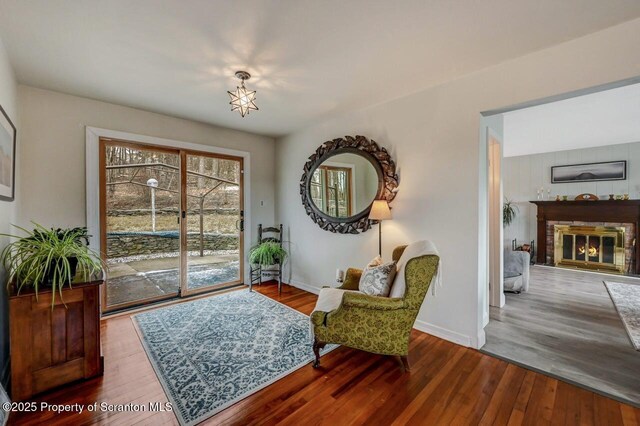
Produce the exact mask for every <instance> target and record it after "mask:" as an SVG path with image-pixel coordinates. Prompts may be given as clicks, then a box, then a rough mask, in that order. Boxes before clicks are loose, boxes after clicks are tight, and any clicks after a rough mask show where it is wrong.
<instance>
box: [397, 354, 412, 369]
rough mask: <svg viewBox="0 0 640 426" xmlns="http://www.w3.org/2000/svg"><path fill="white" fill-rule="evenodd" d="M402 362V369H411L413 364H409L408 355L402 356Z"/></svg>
mask: <svg viewBox="0 0 640 426" xmlns="http://www.w3.org/2000/svg"><path fill="white" fill-rule="evenodd" d="M400 363H401V364H402V369H403V370H404V371H410V370H411V366H410V365H409V356H408V355H403V356H401V357H400Z"/></svg>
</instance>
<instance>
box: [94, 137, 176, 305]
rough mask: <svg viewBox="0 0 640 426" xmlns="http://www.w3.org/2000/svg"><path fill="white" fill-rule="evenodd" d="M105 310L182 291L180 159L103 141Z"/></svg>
mask: <svg viewBox="0 0 640 426" xmlns="http://www.w3.org/2000/svg"><path fill="white" fill-rule="evenodd" d="M101 172H102V173H101V181H102V185H101V199H102V203H101V204H102V205H103V207H102V214H101V221H102V226H101V228H102V252H103V257H104V260H105V261H106V263H107V266H108V272H107V282H106V286H105V289H104V292H103V305H102V306H103V310H105V311H111V310H114V309H120V308H125V307H128V306H133V305H139V304H142V303H145V302H150V301H155V300H161V299H165V298H170V297H175V296H177V295H178V294H179V291H180V227H179V224H178V217H179V213H180V155H179V151H177V150H169V149H164V148H157V149H155V148H147V147H142V146H138V145H133V144H129V143H126V142H118V141H107V140H101Z"/></svg>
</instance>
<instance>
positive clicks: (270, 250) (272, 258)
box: [249, 241, 288, 266]
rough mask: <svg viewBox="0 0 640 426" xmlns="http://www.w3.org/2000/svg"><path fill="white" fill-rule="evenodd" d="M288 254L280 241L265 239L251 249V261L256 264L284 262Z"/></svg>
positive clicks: (264, 264) (267, 264) (268, 264)
mask: <svg viewBox="0 0 640 426" xmlns="http://www.w3.org/2000/svg"><path fill="white" fill-rule="evenodd" d="M287 256H288V253H287V251H286V250H285V249H283V248H282V247H281V246H280V243H278V242H274V241H265V242H263V243H261V244H258V245H257V246H255V247H252V248H251V250H249V262H251V263H252V264H254V265H262V266H270V265H276V264H282V263H284V261H285V260H286V259H287Z"/></svg>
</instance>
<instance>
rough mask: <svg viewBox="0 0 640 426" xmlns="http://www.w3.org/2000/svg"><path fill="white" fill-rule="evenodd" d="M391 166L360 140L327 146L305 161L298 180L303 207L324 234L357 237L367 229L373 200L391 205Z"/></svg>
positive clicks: (373, 145) (380, 151) (379, 151)
mask: <svg viewBox="0 0 640 426" xmlns="http://www.w3.org/2000/svg"><path fill="white" fill-rule="evenodd" d="M397 186H398V176H397V174H396V171H395V163H394V162H393V160H391V156H390V155H389V153H388V152H387V150H386V149H384V148H381V147H380V146H378V144H377V143H375V142H374V141H370V140H368V139H367V138H365V137H364V136H356V137H352V136H346V137H344V138H339V139H334V140H331V141H328V142H325V143H324V144H322V146H320V147H319V148H318V149H317V150H316V152H315V153H314V154H313V155H312V156H311V157H309V161H308V162H307V163H306V164H305V166H304V173H303V175H302V178H301V180H300V194H301V195H302V204H303V205H304V206H305V210H306V211H307V214H308V215H309V216H310V217H311V219H312V220H313V221H314V222H315V223H317V224H318V225H319V226H320V227H321V228H322V229H325V230H327V231H331V232H337V233H342V234H347V233H349V234H357V233H358V232H365V231H366V230H368V229H370V228H371V221H369V219H368V216H369V211H370V209H371V204H372V203H373V201H374V200H380V199H385V200H387V201H391V200H393V198H394V197H395V190H396V188H397Z"/></svg>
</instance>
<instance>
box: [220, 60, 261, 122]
mask: <svg viewBox="0 0 640 426" xmlns="http://www.w3.org/2000/svg"><path fill="white" fill-rule="evenodd" d="M236 77H238V78H239V79H240V80H242V83H241V84H240V86H237V87H236V90H234V91H233V92H231V91H227V93H228V94H229V96H230V97H231V102H229V103H230V104H231V111H236V110H237V111H238V112H240V115H241V116H243V117H244V116H245V115H247V114H249V111H250V110H252V109H253V110H256V111H257V110H258V107H257V106H256V104H255V102H254V100H255V99H256V91H255V90H254V91H252V92H250V91H248V90H247V89H246V88H245V87H244V81H245V80H249V79H250V78H251V74H249V73H248V72H246V71H236Z"/></svg>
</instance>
